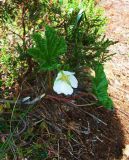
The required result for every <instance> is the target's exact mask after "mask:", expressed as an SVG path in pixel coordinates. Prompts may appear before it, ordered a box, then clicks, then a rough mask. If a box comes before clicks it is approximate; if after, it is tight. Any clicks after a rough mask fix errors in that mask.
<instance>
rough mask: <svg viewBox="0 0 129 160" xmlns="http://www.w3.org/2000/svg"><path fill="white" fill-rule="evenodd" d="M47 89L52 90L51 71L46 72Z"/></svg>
mask: <svg viewBox="0 0 129 160" xmlns="http://www.w3.org/2000/svg"><path fill="white" fill-rule="evenodd" d="M48 88H49V89H50V90H51V88H52V78H51V71H48Z"/></svg>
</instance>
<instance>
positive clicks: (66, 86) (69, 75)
mask: <svg viewBox="0 0 129 160" xmlns="http://www.w3.org/2000/svg"><path fill="white" fill-rule="evenodd" d="M74 74H75V73H74V72H69V71H60V72H59V73H58V75H57V77H56V79H55V82H54V86H53V90H54V91H55V92H56V93H58V94H61V93H64V94H65V95H71V94H72V93H73V88H77V87H78V81H77V79H76V77H75V76H74Z"/></svg>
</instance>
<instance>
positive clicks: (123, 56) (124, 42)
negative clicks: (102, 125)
mask: <svg viewBox="0 0 129 160" xmlns="http://www.w3.org/2000/svg"><path fill="white" fill-rule="evenodd" d="M100 6H103V7H104V8H105V14H106V16H107V17H108V19H109V23H108V26H107V32H106V35H107V37H108V38H110V39H112V40H115V41H118V43H117V44H115V45H114V46H111V47H110V53H116V55H115V56H113V58H112V60H111V61H109V62H107V64H106V65H105V71H106V73H107V77H108V79H109V94H110V96H111V97H112V99H113V101H114V104H115V108H116V110H117V114H118V117H119V119H120V121H121V123H122V126H123V130H124V132H125V143H126V145H125V146H126V151H127V148H128V151H127V153H126V154H128V156H129V146H128V145H129V0H102V1H101V2H100Z"/></svg>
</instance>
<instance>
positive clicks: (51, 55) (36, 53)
mask: <svg viewBox="0 0 129 160" xmlns="http://www.w3.org/2000/svg"><path fill="white" fill-rule="evenodd" d="M32 38H33V40H34V41H35V47H33V48H30V49H29V50H28V53H29V54H30V55H31V56H32V57H33V58H34V59H35V60H36V61H37V62H38V63H39V66H40V70H54V69H57V68H58V67H59V66H60V65H61V64H60V62H59V58H60V56H61V55H62V54H64V53H65V52H66V50H67V46H66V42H65V40H64V38H63V37H60V36H58V34H57V33H56V31H55V30H54V29H53V28H51V27H49V26H47V27H46V31H45V37H44V38H43V37H42V36H41V35H40V34H39V33H35V34H34V35H33V37H32Z"/></svg>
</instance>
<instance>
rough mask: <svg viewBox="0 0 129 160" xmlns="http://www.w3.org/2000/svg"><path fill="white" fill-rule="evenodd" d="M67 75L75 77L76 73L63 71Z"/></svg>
mask: <svg viewBox="0 0 129 160" xmlns="http://www.w3.org/2000/svg"><path fill="white" fill-rule="evenodd" d="M62 72H63V73H64V74H65V75H68V76H69V75H74V74H75V73H74V72H69V71H62Z"/></svg>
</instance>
